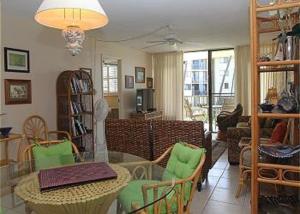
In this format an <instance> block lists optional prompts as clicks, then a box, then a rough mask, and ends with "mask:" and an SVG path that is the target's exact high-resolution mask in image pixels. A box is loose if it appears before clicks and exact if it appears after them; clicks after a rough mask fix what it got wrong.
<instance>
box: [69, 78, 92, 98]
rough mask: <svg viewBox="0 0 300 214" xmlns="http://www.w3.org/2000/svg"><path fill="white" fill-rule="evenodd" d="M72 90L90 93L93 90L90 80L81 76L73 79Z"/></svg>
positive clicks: (73, 91)
mask: <svg viewBox="0 0 300 214" xmlns="http://www.w3.org/2000/svg"><path fill="white" fill-rule="evenodd" d="M71 90H72V93H75V94H77V93H88V92H90V91H91V89H90V81H89V80H84V79H80V77H78V76H76V77H73V78H72V80H71Z"/></svg>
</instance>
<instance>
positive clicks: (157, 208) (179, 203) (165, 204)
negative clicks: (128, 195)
mask: <svg viewBox="0 0 300 214" xmlns="http://www.w3.org/2000/svg"><path fill="white" fill-rule="evenodd" d="M181 144H183V145H184V146H185V147H188V148H190V149H197V150H199V149H200V148H199V147H197V146H194V145H191V144H186V143H181ZM175 146H176V144H175V145H174V146H172V147H170V148H169V149H167V151H165V152H164V153H163V155H162V156H160V157H159V158H158V159H156V160H154V161H144V162H142V163H126V164H124V166H125V167H134V166H136V167H137V168H139V169H141V166H143V167H142V168H143V169H144V170H145V173H144V174H143V175H144V176H145V179H147V180H146V183H145V184H142V186H141V187H140V189H138V188H137V189H135V191H137V194H138V192H139V191H141V192H142V200H143V204H145V205H148V204H151V203H150V202H152V201H155V203H154V204H151V205H149V206H146V207H143V205H142V204H139V203H138V202H137V201H132V202H131V207H132V209H133V210H136V209H141V207H142V209H141V210H140V211H139V212H137V213H144V214H148V213H153V214H159V213H161V212H162V210H163V209H164V210H165V211H166V213H173V212H174V210H172V208H173V207H174V205H175V207H176V213H178V214H182V213H190V205H191V201H192V199H193V196H194V193H195V190H196V188H197V182H198V180H199V179H200V175H201V171H202V168H203V164H204V162H205V153H203V154H202V155H201V157H200V159H199V163H198V164H197V165H196V168H195V170H194V171H193V172H192V174H191V175H190V176H189V177H186V178H182V179H176V180H175V181H171V180H164V181H162V182H159V181H157V182H156V181H154V182H151V174H152V173H151V166H153V164H160V163H161V162H163V161H164V160H165V159H166V158H168V157H169V156H170V154H171V152H172V150H173V148H174V147H175ZM177 146H178V145H177ZM177 148H178V147H177ZM133 172H135V170H133ZM132 174H133V173H132ZM132 177H135V175H134V174H133V175H132ZM149 179H150V180H149ZM149 181H150V182H149ZM133 182H134V181H133ZM147 182H149V183H147ZM189 184H190V185H191V189H190V192H189V194H188V197H186V196H187V195H186V190H187V189H186V188H185V187H186V186H187V185H189ZM130 185H131V184H130V183H129V185H128V186H127V187H129V186H130ZM172 186H173V187H175V188H176V191H174V192H173V193H174V194H172V195H171V196H170V195H168V196H167V198H163V199H162V198H160V197H161V195H160V194H158V192H160V191H161V190H162V189H164V190H166V189H168V188H170V187H172ZM127 187H125V189H124V190H123V191H126V188H127ZM149 192H152V193H153V200H151V199H150V200H151V201H149V197H148V194H149ZM132 194H134V193H132ZM162 194H163V193H162ZM120 197H121V198H122V192H121V194H120V196H119V199H118V204H117V213H121V212H122V210H123V209H122V208H123V206H122V200H120ZM186 199H187V200H186ZM151 206H152V207H151ZM150 207H151V209H150ZM127 211H128V210H127ZM152 211H153V212H152Z"/></svg>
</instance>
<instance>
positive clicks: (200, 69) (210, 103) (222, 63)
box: [183, 49, 235, 132]
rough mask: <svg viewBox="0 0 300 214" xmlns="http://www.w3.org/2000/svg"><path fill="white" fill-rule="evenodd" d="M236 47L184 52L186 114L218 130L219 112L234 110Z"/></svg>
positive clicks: (190, 118) (215, 130)
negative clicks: (234, 48)
mask: <svg viewBox="0 0 300 214" xmlns="http://www.w3.org/2000/svg"><path fill="white" fill-rule="evenodd" d="M234 65H235V63H234V50H233V49H226V50H208V51H196V52H186V53H184V69H183V72H184V86H183V87H184V112H183V113H184V115H183V118H184V119H186V120H200V121H203V122H204V127H205V129H206V130H209V131H212V132H217V131H218V127H217V124H216V119H217V115H218V114H219V113H220V112H221V111H223V110H225V111H231V110H233V109H234V77H235V75H234V70H235V68H234Z"/></svg>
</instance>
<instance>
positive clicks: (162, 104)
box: [153, 52, 183, 120]
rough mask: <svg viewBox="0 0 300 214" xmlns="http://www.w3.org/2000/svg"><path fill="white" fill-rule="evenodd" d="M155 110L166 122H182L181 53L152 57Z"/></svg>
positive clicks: (161, 54)
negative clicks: (159, 112) (160, 113)
mask: <svg viewBox="0 0 300 214" xmlns="http://www.w3.org/2000/svg"><path fill="white" fill-rule="evenodd" d="M153 68H154V85H155V101H156V108H157V110H160V111H162V112H163V115H164V118H165V119H167V120H182V114H183V110H182V109H183V52H171V53H160V54H154V55H153Z"/></svg>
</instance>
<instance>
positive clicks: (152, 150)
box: [105, 119, 212, 178]
mask: <svg viewBox="0 0 300 214" xmlns="http://www.w3.org/2000/svg"><path fill="white" fill-rule="evenodd" d="M105 133H106V142H107V147H108V149H109V150H113V151H119V152H126V153H130V154H133V155H136V156H140V157H143V158H145V159H147V160H155V159H156V158H158V157H160V156H161V155H162V154H163V152H164V151H166V150H167V149H168V148H169V147H170V146H172V145H174V144H175V143H177V142H178V141H182V142H186V143H189V144H193V145H196V146H199V147H204V148H205V149H206V160H205V163H204V166H203V174H202V178H206V176H207V174H208V171H209V169H210V168H211V162H212V155H211V154H212V150H211V149H212V148H211V134H210V133H204V126H203V122H201V121H170V120H160V121H156V120H152V121H149V120H148V121H145V120H130V119H109V120H106V122H105Z"/></svg>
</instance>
